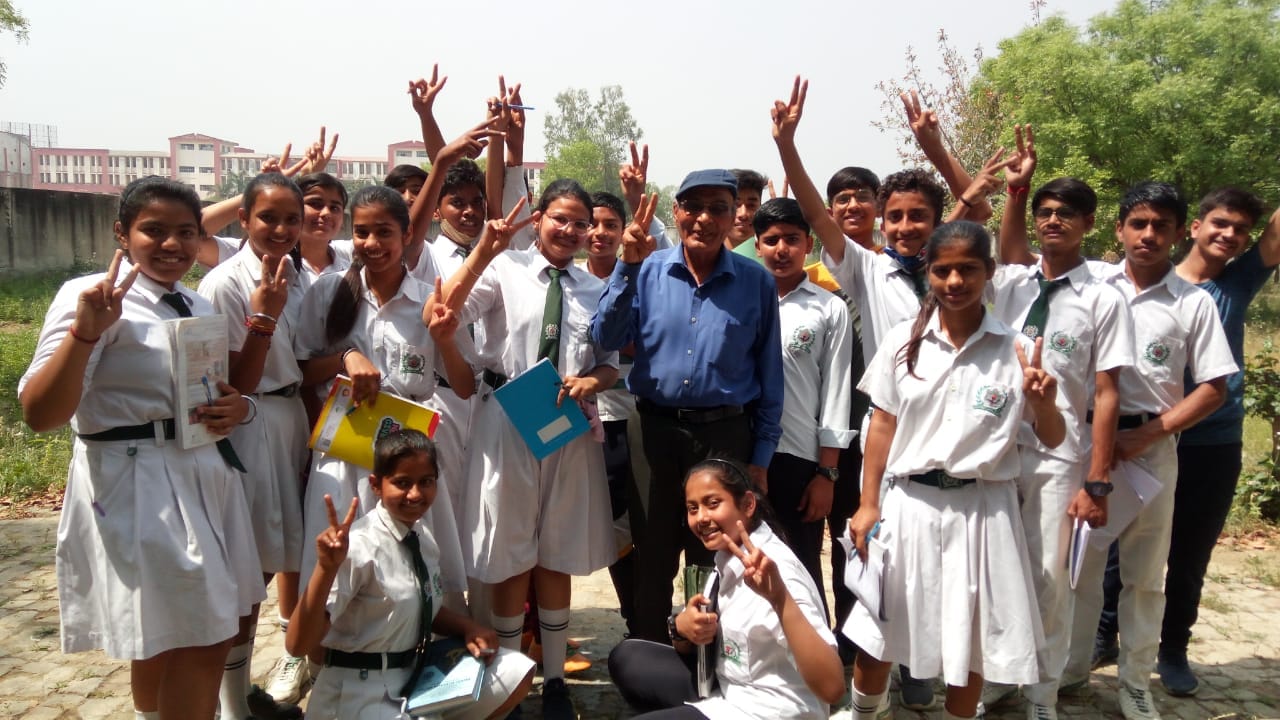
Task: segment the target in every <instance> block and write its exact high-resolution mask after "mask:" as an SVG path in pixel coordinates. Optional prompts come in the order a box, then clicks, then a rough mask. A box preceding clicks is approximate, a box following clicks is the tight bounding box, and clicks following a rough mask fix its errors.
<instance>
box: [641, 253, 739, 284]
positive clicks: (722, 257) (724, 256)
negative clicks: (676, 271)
mask: <svg viewBox="0 0 1280 720" xmlns="http://www.w3.org/2000/svg"><path fill="white" fill-rule="evenodd" d="M667 252H669V253H670V254H669V255H667V256H666V257H665V258H663V261H662V264H663V267H664V268H667V269H668V270H669V269H670V268H672V267H675V266H679V267H682V268H684V272H685V273H687V274H688V276H689V277H690V278H692V277H693V271H692V270H690V269H689V263H688V261H687V260H685V257H684V244H683V243H677V244H676V246H675V247H673V248H671V249H670V250H668V251H667ZM719 252H720V254H719V255H717V256H716V265H715V267H713V268H712V269H711V273H710V274H709V275H707V278H706V280H703V282H702V284H703V285H705V284H707V283H709V282H711V281H712V280H713V279H714V278H715V277H716V276H718V275H728V276H729V277H735V276H736V275H737V273H736V272H735V271H734V268H733V263H734V257H735V256H737V258H738V260H741V261H742V262H754V261H753V260H750V259H748V258H744V257H742V256H740V255H738V254H737V253H735V252H733V251H732V250H728V249H726V248H725V247H724V246H723V245H721V246H720V251H719Z"/></svg>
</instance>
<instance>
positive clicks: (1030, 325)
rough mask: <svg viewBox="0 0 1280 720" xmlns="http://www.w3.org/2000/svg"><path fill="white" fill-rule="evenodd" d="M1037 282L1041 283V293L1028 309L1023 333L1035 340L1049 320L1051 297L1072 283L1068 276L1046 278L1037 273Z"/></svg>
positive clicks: (1023, 323)
mask: <svg viewBox="0 0 1280 720" xmlns="http://www.w3.org/2000/svg"><path fill="white" fill-rule="evenodd" d="M1036 282H1038V283H1040V294H1039V295H1037V296H1036V300H1035V302H1033V303H1031V309H1030V310H1028V311H1027V319H1026V320H1024V321H1023V322H1022V334H1023V335H1026V336H1027V337H1029V338H1031V339H1032V340H1035V339H1036V338H1038V337H1040V335H1041V333H1043V332H1044V328H1045V323H1047V322H1049V298H1051V297H1053V294H1054V293H1056V292H1058V290H1060V289H1062V288H1064V287H1066V286H1068V285H1070V284H1071V281H1070V280H1068V279H1067V278H1064V277H1060V278H1058V279H1057V280H1045V279H1044V275H1042V274H1040V273H1036Z"/></svg>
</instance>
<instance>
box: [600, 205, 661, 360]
mask: <svg viewBox="0 0 1280 720" xmlns="http://www.w3.org/2000/svg"><path fill="white" fill-rule="evenodd" d="M657 209H658V194H657V193H654V194H652V195H650V196H649V197H648V199H646V200H642V201H641V202H640V205H639V207H638V208H637V209H636V211H635V214H634V215H633V216H632V218H631V223H630V224H628V225H627V227H626V229H625V230H623V231H622V243H621V244H622V262H620V263H617V264H616V265H614V267H613V274H612V275H610V276H609V278H608V280H606V281H605V286H604V293H603V294H601V295H600V302H599V304H598V305H597V306H596V313H595V315H593V316H592V317H591V339H592V340H594V341H595V342H596V343H598V344H599V345H600V346H601V347H603V348H604V349H606V350H610V351H612V350H621V349H622V348H624V347H626V346H627V345H628V344H629V343H632V342H634V341H635V340H636V332H637V327H636V325H637V322H636V319H637V307H636V304H637V302H636V286H637V283H638V276H639V275H640V267H641V264H642V263H644V261H645V258H647V257H649V255H650V254H651V253H652V252H653V251H654V249H655V248H656V246H657V240H655V239H654V237H653V236H652V235H650V234H649V232H648V230H647V229H646V228H647V227H648V226H649V224H650V223H652V222H653V216H654V214H655V213H656V211H657Z"/></svg>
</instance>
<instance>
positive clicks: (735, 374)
mask: <svg viewBox="0 0 1280 720" xmlns="http://www.w3.org/2000/svg"><path fill="white" fill-rule="evenodd" d="M710 331H711V332H710V336H709V337H708V338H707V339H706V340H707V344H706V347H707V350H708V358H707V360H708V362H710V363H711V364H712V365H714V366H715V367H716V369H717V370H719V371H720V373H721V375H722V376H723V377H726V378H734V379H742V378H746V377H748V376H749V375H750V373H751V370H752V369H754V367H755V364H754V363H753V362H751V360H750V358H751V351H752V346H753V345H754V344H755V340H756V327H755V326H754V325H744V324H742V323H739V322H738V321H736V320H734V319H733V318H728V319H726V320H724V321H723V322H718V323H712V324H710Z"/></svg>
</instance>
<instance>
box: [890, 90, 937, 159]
mask: <svg viewBox="0 0 1280 720" xmlns="http://www.w3.org/2000/svg"><path fill="white" fill-rule="evenodd" d="M898 97H899V98H900V99H901V100H902V108H903V110H905V111H906V114H907V127H909V128H911V134H912V135H915V136H916V142H917V143H919V144H920V147H921V148H922V149H923V148H926V147H937V148H940V147H942V129H941V128H940V127H939V126H938V114H937V113H935V112H934V111H932V110H925V109H922V108H921V107H920V93H918V92H916V91H915V90H912V91H911V94H910V95H908V94H907V93H905V92H903V93H898Z"/></svg>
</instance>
